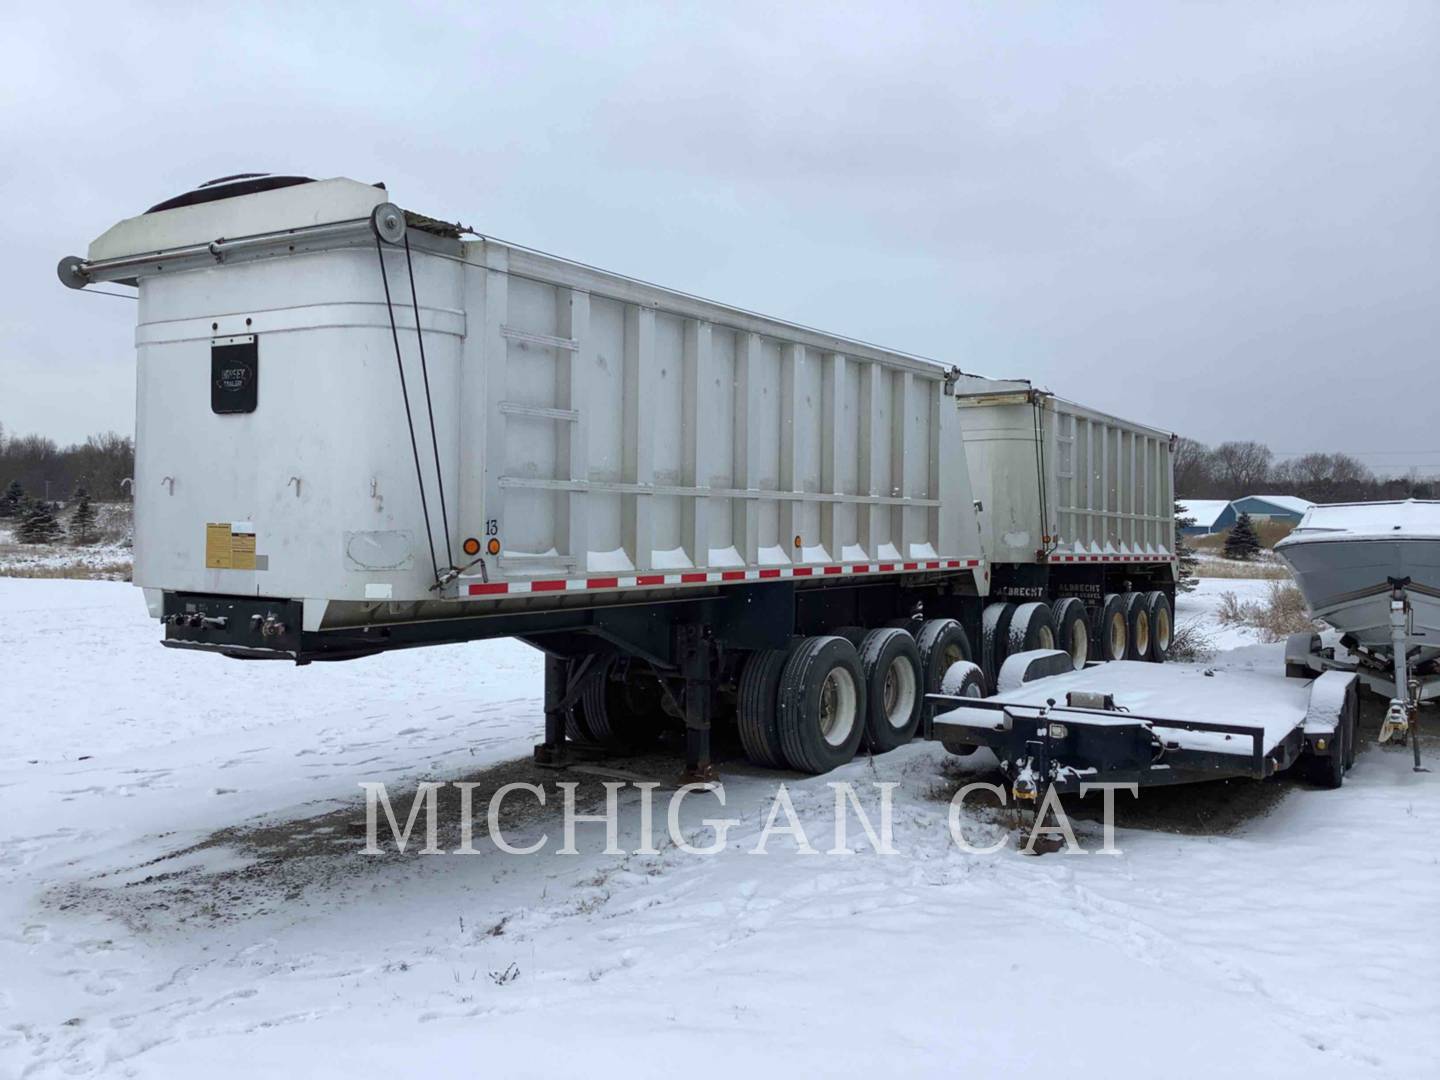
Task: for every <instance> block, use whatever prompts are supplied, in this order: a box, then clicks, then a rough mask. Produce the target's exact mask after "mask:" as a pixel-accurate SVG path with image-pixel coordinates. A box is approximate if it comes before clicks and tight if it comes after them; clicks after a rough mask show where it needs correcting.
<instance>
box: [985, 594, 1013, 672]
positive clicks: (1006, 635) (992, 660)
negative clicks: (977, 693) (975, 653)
mask: <svg viewBox="0 0 1440 1080" xmlns="http://www.w3.org/2000/svg"><path fill="white" fill-rule="evenodd" d="M1014 618H1015V605H1014V604H1007V603H1003V602H1000V603H994V604H989V605H987V606H986V608H985V610H984V612H982V613H981V627H982V631H983V632H982V633H981V635H980V638H981V640H980V667H981V670H983V671H984V672H985V681H986V682H987V683H989V684H990V685H991V686H994V685H995V676H996V674H998V673H999V671H1000V667H1001V665H1002V664H1004V663H1005V655H1006V650H1007V648H1008V646H1009V643H1010V622H1011V620H1013V619H1014Z"/></svg>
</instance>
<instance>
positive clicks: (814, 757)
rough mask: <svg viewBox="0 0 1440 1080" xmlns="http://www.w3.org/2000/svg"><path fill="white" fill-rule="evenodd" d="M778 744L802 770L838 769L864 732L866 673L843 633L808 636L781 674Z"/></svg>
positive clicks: (793, 767) (853, 749)
mask: <svg viewBox="0 0 1440 1080" xmlns="http://www.w3.org/2000/svg"><path fill="white" fill-rule="evenodd" d="M779 699H780V715H779V719H780V724H779V727H780V744H781V746H782V747H783V748H784V751H785V760H786V761H787V762H788V763H789V765H790V767H791V768H792V769H796V770H798V771H800V772H808V773H823V772H829V771H830V770H831V769H838V768H839V767H840V766H841V765H844V764H845V763H846V762H848V761H849V760H850V759H851V758H853V757H854V756H855V751H856V750H857V749H858V748H859V746H860V740H861V739H863V738H864V737H865V674H864V672H863V671H861V669H860V657H859V656H858V655H857V654H856V652H855V646H853V645H851V644H850V642H848V641H846V640H845V639H844V638H843V637H812V638H806V639H805V640H804V641H803V642H801V644H800V646H799V647H798V648H797V649H796V650H795V651H794V652H793V653H791V654H790V658H789V659H788V660H787V661H786V662H785V670H784V672H782V673H781V676H780V695H779Z"/></svg>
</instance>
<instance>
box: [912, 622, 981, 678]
mask: <svg viewBox="0 0 1440 1080" xmlns="http://www.w3.org/2000/svg"><path fill="white" fill-rule="evenodd" d="M915 647H916V648H917V649H918V650H919V651H920V671H921V673H922V674H923V676H924V678H925V688H924V690H923V693H926V694H933V693H936V692H938V691H939V689H940V681H941V680H942V679H943V678H945V672H947V671H949V670H950V665H951V664H956V663H959V662H960V661H961V660H973V659H975V654H974V652H973V650H971V648H970V638H969V636H968V635H967V634H966V633H965V628H964V627H963V626H961V625H960V624H959V623H958V622H956V621H955V620H954V619H931V620H929V621H928V622H926V623H924V624H923V625H922V626H921V627H920V632H919V633H918V634H916V635H915Z"/></svg>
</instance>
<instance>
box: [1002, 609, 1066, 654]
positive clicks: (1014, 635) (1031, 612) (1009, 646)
mask: <svg viewBox="0 0 1440 1080" xmlns="http://www.w3.org/2000/svg"><path fill="white" fill-rule="evenodd" d="M1053 648H1055V617H1054V615H1053V614H1052V613H1051V611H1050V605H1049V604H1041V603H1032V604H1021V605H1020V606H1019V607H1017V608H1016V609H1015V614H1014V616H1013V617H1012V618H1011V619H1010V635H1009V638H1008V640H1007V642H1006V646H1005V657H1006V659H1009V658H1010V657H1012V656H1014V655H1015V654H1016V653H1022V652H1034V651H1035V650H1036V649H1053Z"/></svg>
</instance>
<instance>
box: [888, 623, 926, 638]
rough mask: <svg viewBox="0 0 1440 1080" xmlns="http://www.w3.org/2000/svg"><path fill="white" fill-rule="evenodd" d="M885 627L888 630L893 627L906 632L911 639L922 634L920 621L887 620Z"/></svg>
mask: <svg viewBox="0 0 1440 1080" xmlns="http://www.w3.org/2000/svg"><path fill="white" fill-rule="evenodd" d="M885 626H886V627H887V628H888V627H891V626H893V627H896V628H898V629H900V630H904V631H905V632H906V633H907V634H909V635H910V636H911V637H915V636H916V635H918V634H919V633H920V626H921V622H920V620H919V619H887V620H886V622H885Z"/></svg>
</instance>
